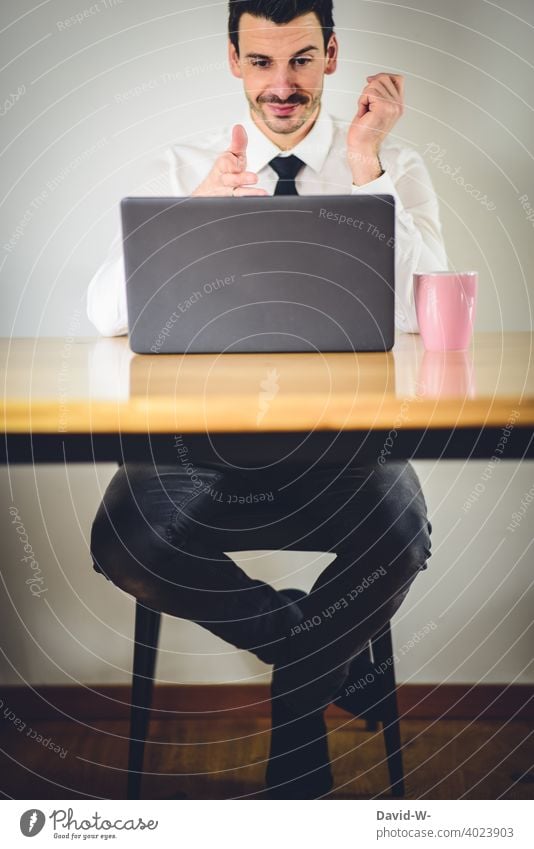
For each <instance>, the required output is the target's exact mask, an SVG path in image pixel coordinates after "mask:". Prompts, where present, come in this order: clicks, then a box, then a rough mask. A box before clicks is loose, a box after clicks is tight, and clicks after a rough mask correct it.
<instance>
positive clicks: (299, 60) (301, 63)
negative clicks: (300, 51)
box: [293, 56, 311, 68]
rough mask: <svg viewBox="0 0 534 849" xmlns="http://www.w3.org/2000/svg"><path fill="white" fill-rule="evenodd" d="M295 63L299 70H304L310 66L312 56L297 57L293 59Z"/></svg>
mask: <svg viewBox="0 0 534 849" xmlns="http://www.w3.org/2000/svg"><path fill="white" fill-rule="evenodd" d="M293 62H294V63H295V65H296V66H297V67H298V68H304V67H305V66H306V65H309V64H310V62H311V56H297V57H296V59H293Z"/></svg>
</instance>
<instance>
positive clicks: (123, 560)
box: [91, 464, 169, 598]
mask: <svg viewBox="0 0 534 849" xmlns="http://www.w3.org/2000/svg"><path fill="white" fill-rule="evenodd" d="M153 475H154V470H153V469H152V468H151V467H150V466H149V465H148V464H147V465H146V466H145V465H144V464H136V465H133V466H129V467H126V466H121V467H120V468H119V470H118V471H117V472H116V473H115V475H114V476H113V478H112V480H111V481H110V483H109V485H108V487H107V489H106V491H105V493H104V496H103V498H102V501H101V503H100V505H99V508H98V511H97V513H96V516H95V518H94V521H93V524H92V527H91V557H92V560H93V565H94V568H95V569H96V571H98V572H101V573H102V574H104V575H105V577H106V578H108V579H109V580H111V581H112V582H113V583H114V584H116V585H117V586H118V587H120V588H121V589H123V590H124V591H125V592H128V593H130V594H131V595H134V596H135V597H136V598H143V597H144V595H145V593H144V588H145V585H146V583H147V581H149V580H150V579H151V580H155V578H156V577H157V570H158V568H161V565H162V564H163V562H164V561H163V558H162V555H164V553H165V547H166V546H167V547H169V544H168V542H167V540H166V532H165V528H164V527H163V526H161V525H160V526H158V524H157V522H155V521H154V516H152V515H150V508H149V503H148V501H147V491H148V490H149V489H150V488H151V480H152V479H153ZM151 576H152V578H151Z"/></svg>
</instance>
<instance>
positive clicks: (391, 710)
mask: <svg viewBox="0 0 534 849" xmlns="http://www.w3.org/2000/svg"><path fill="white" fill-rule="evenodd" d="M371 645H372V649H373V658H374V663H375V666H377V667H378V668H380V669H381V670H383V671H382V672H381V675H380V680H381V689H382V696H383V701H382V711H381V712H382V723H383V726H382V727H383V731H384V742H385V746H386V755H387V759H388V770H389V780H390V784H391V792H392V793H393V795H394V796H397V797H399V796H404V767H403V763H402V744H401V736H400V723H399V708H398V705H397V685H396V682H395V667H394V663H393V643H392V639H391V625H390V623H389V622H388V623H387V625H386V626H385V627H384V628H383V629H382V631H380V632H379V633H378V634H377V635H376V636H375V637H373V639H372V640H371Z"/></svg>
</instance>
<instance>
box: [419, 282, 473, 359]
mask: <svg viewBox="0 0 534 849" xmlns="http://www.w3.org/2000/svg"><path fill="white" fill-rule="evenodd" d="M477 284H478V273H477V272H476V271H461V272H454V271H429V272H426V273H419V274H414V276H413V285H414V295H415V309H416V312H417V322H418V324H419V331H420V333H421V336H422V337H423V343H424V346H425V348H426V350H427V351H465V349H466V348H468V347H469V345H470V342H471V337H472V335H473V326H474V323H475V311H476V300H477V288H478V287H477Z"/></svg>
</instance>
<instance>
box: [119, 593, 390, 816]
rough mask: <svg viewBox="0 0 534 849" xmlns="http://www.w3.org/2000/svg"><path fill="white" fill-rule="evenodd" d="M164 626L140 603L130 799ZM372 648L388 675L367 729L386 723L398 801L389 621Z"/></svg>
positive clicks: (139, 774)
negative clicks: (373, 717) (160, 634)
mask: <svg viewBox="0 0 534 849" xmlns="http://www.w3.org/2000/svg"><path fill="white" fill-rule="evenodd" d="M160 624H161V613H160V612H159V611H157V610H152V609H151V608H149V607H146V605H144V604H142V603H141V602H140V601H137V603H136V608H135V644H134V657H133V678H132V697H131V711H130V747H129V754H128V789H127V798H128V799H140V798H141V782H142V778H143V756H144V750H145V741H146V738H147V731H148V722H149V718H150V706H151V702H152V690H153V686H154V669H155V666H156V657H157V652H158V639H159V631H160ZM370 648H371V651H372V658H373V662H374V663H375V665H376V666H378V667H380V669H383V670H384V672H383V673H382V674H381V675H380V676H379V680H380V688H381V698H380V700H379V706H380V707H379V710H377V718H376V720H371V721H368V722H367V728H368V730H376V728H377V722H381V723H382V732H383V735H384V744H385V749H386V756H387V762H388V771H389V779H390V787H391V792H392V794H393V796H395V797H397V798H398V797H402V796H404V770H403V763H402V749H401V737H400V724H399V711H398V706H397V691H396V684H395V669H394V663H393V645H392V640H391V625H390V623H389V622H388V623H387V624H386V625H385V626H384V628H383V629H382V630H381V631H380V632H379V633H378V634H377V635H376V636H374V637H373V638H372V639H371V640H370Z"/></svg>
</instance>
